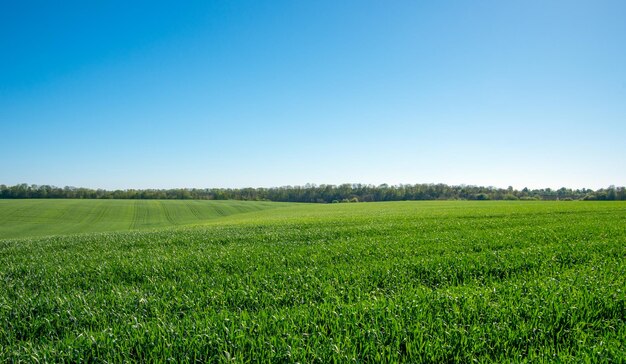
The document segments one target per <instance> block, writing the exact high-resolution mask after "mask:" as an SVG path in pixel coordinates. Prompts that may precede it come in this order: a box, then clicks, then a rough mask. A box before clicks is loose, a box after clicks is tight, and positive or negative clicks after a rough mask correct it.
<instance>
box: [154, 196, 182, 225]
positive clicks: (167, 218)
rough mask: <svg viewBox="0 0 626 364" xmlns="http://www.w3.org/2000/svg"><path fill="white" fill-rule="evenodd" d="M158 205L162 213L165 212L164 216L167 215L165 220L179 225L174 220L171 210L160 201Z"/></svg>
mask: <svg viewBox="0 0 626 364" xmlns="http://www.w3.org/2000/svg"><path fill="white" fill-rule="evenodd" d="M158 203H159V207H160V208H161V211H163V215H165V219H166V220H167V222H169V223H170V224H172V225H178V223H177V222H176V220H174V218H173V217H172V215H171V213H170V210H168V209H167V207H166V206H165V204H164V203H163V201H158Z"/></svg>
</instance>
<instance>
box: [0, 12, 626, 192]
mask: <svg viewBox="0 0 626 364" xmlns="http://www.w3.org/2000/svg"><path fill="white" fill-rule="evenodd" d="M0 6H1V8H0V50H1V54H2V57H0V140H1V143H0V156H1V158H2V164H1V165H2V166H1V167H0V183H1V184H7V185H13V184H17V183H22V182H25V183H29V184H31V183H33V184H51V185H57V186H66V185H70V186H82V187H91V188H107V189H117V188H122V189H125V188H172V187H262V186H264V187H269V186H283V185H304V184H306V183H316V184H341V183H367V184H381V183H388V184H398V183H411V184H412V183H446V184H451V185H458V184H468V185H484V186H496V187H507V186H509V185H512V186H514V187H515V188H523V187H530V188H542V187H550V188H559V187H562V186H566V187H571V188H580V187H588V188H594V189H596V188H601V187H607V186H609V185H620V186H623V185H626V167H625V166H624V163H623V160H624V156H626V142H624V137H625V136H626V21H624V19H626V2H624V1H536V0H532V1H423V2H419V1H306V2H305V1H268V2H263V1H225V0H224V1H195V2H184V3H182V4H181V2H173V1H172V2H166V1H137V2H132V4H128V2H122V1H109V2H99V3H97V4H96V3H94V2H83V1H61V2H55V3H52V2H48V1H41V2H38V1H24V2H5V3H3V4H2V5H0Z"/></svg>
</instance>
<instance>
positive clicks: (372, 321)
mask: <svg viewBox="0 0 626 364" xmlns="http://www.w3.org/2000/svg"><path fill="white" fill-rule="evenodd" d="M16 202H17V201H16ZM16 202H14V201H11V202H8V203H4V204H0V216H2V219H3V220H4V222H0V239H1V240H0V328H1V329H0V361H2V362H7V361H13V362H16V361H24V362H78V361H89V362H123V361H141V362H163V361H173V362H301V363H312V362H319V363H328V362H370V363H372V362H433V363H440V362H465V363H467V362H474V361H477V362H524V361H528V362H544V361H545V362H549V361H557V362H623V361H624V358H626V346H625V345H626V325H625V324H626V305H625V302H626V293H625V290H626V203H621V202H608V203H601V202H462V201H461V202H453V201H441V202H394V203H359V204H327V205H324V204H315V205H313V204H310V205H303V204H301V205H295V204H277V205H272V203H264V204H266V205H268V206H269V207H272V208H258V207H259V206H258V203H257V205H254V204H255V203H252V202H251V203H246V202H228V201H227V202H222V204H223V206H222V207H223V208H226V207H227V206H231V204H238V205H237V206H243V207H240V208H239V209H240V210H241V211H239V212H240V213H237V214H225V213H224V214H218V215H220V216H219V217H213V218H211V219H208V218H207V219H203V218H197V219H196V218H193V219H190V220H192V221H191V222H189V223H193V224H195V225H185V226H176V225H177V224H174V223H167V224H162V225H158V224H155V225H150V224H147V225H146V226H148V227H151V228H152V229H150V230H133V231H115V230H129V229H130V228H131V227H132V226H133V225H132V224H133V222H132V221H131V220H133V216H135V213H131V212H130V211H129V212H128V213H127V215H126V216H128V217H129V218H127V219H126V220H124V219H123V218H121V217H120V216H123V215H120V214H118V213H116V212H115V211H116V209H117V208H118V207H116V206H114V205H107V204H109V203H114V201H97V202H96V201H82V202H81V203H85V204H89V203H92V204H102V205H100V207H95V206H92V207H89V206H88V205H84V206H83V205H81V206H82V207H83V208H84V209H85V210H84V211H87V210H89V212H84V213H82V215H84V216H83V217H81V219H79V220H81V221H82V225H80V228H79V227H75V228H67V229H65V230H63V229H59V227H58V226H55V224H49V222H48V220H45V219H42V218H38V219H39V220H36V219H30V220H29V218H28V216H35V215H37V214H39V215H41V211H42V208H43V207H44V206H43V205H38V206H39V207H37V206H35V207H30V208H29V207H28V206H21V205H20V206H18V207H16V205H14V203H16ZM38 202H39V201H36V202H31V203H33V204H36V203H38ZM41 202H42V203H43V202H44V201H41ZM59 202H60V203H69V202H65V201H59ZM74 202H75V203H76V201H74ZM157 202H158V201H152V203H155V204H156V203H157ZM23 203H25V202H23ZM49 203H54V201H52V202H49ZM126 203H131V202H126ZM167 203H178V204H180V205H178V208H179V210H180V211H191V208H190V207H185V203H199V202H194V201H191V202H181V201H178V202H177V201H173V202H168V201H164V202H163V204H167ZM248 204H250V205H248ZM253 205H254V207H253ZM155 206H156V205H155ZM268 206H265V207H268ZM48 208H50V207H48ZM76 208H77V207H68V208H67V211H66V212H65V213H64V214H61V215H60V217H57V218H58V219H61V220H62V219H63V216H66V217H67V218H68V219H69V220H68V221H73V220H72V219H71V218H70V217H71V216H72V215H80V214H79V213H77V212H76ZM159 208H161V207H159ZM166 208H167V206H166ZM8 209H13V210H11V211H12V212H7V211H8ZM29 209H30V210H29ZM32 209H35V210H32ZM37 209H39V210H37ZM102 209H104V210H105V212H101V211H100V210H102ZM253 210H256V211H253ZM16 211H21V212H19V213H18V212H16ZM29 211H30V212H29ZM36 211H39V212H36ZM169 211H171V212H170V213H169V218H167V216H168V214H166V213H163V214H162V215H159V216H165V217H164V218H163V219H164V220H165V221H170V222H172V221H174V222H176V221H180V222H183V220H185V219H182V218H179V217H177V216H176V212H175V209H173V208H171V209H170V210H169ZM176 211H178V210H176ZM94 214H95V215H98V214H101V217H100V218H99V220H97V221H100V222H101V224H105V225H106V224H107V221H113V220H115V221H117V224H118V225H115V224H114V223H112V222H111V223H109V225H108V227H107V229H104V228H103V227H102V225H98V224H92V223H90V221H91V220H90V217H91V216H92V215H94ZM189 214H190V215H189V216H191V215H194V216H196V214H194V213H192V212H190V213H189ZM18 215H19V216H21V217H20V219H21V220H20V219H18V218H17V217H16V216H18ZM49 215H53V213H50V214H49ZM82 215H81V216H82ZM222 215H223V216H222ZM227 215H228V216H227ZM55 216H56V215H55ZM98 216H100V215H98ZM9 218H12V219H13V220H12V222H10V223H7V222H6V221H7V219H9ZM116 219H117V220H116ZM18 220H19V221H18ZM122 220H124V221H122ZM149 220H150V219H149V218H146V221H149ZM188 220H189V219H188ZM94 221H96V219H95V218H94ZM185 221H187V220H185ZM46 224H49V225H50V226H48V228H47V229H46ZM68 224H69V223H68ZM25 225H27V226H28V227H30V228H32V229H33V231H34V233H33V235H36V236H29V234H28V231H29V228H28V227H26V228H25V227H24V226H25ZM113 225H115V226H113ZM179 225H180V224H179ZM66 226H69V225H66ZM72 226H74V225H72ZM94 226H95V227H94ZM157 228H158V229H157ZM90 229H92V230H90ZM90 231H93V232H90ZM103 231H105V232H103ZM3 232H4V233H3ZM73 232H81V234H69V233H73ZM2 234H4V235H2ZM59 234H63V235H59ZM43 235H46V236H43Z"/></svg>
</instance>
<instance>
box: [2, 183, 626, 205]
mask: <svg viewBox="0 0 626 364" xmlns="http://www.w3.org/2000/svg"><path fill="white" fill-rule="evenodd" d="M0 198H2V199H18V198H78V199H167V200H187V199H197V200H269V201H283V202H318V203H331V202H370V201H403V200H606V201H610V200H626V188H624V187H615V186H610V187H608V188H603V189H599V190H595V191H594V190H591V189H587V188H582V189H576V190H574V189H569V188H565V187H563V188H560V189H558V190H553V189H550V188H544V189H528V188H524V189H522V190H516V189H513V188H512V187H509V188H506V189H504V188H495V187H481V186H465V185H460V186H449V185H446V184H441V183H440V184H406V185H393V186H390V185H387V184H382V185H378V186H374V185H365V184H342V185H313V184H307V185H305V186H283V187H272V188H176V189H143V190H136V189H128V190H114V191H109V190H103V189H95V190H94V189H90V188H82V187H69V186H66V187H55V186H49V185H28V184H26V183H22V184H18V185H15V186H6V185H0Z"/></svg>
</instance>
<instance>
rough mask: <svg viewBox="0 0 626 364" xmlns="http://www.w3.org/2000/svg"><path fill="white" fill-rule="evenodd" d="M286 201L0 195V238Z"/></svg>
mask: <svg viewBox="0 0 626 364" xmlns="http://www.w3.org/2000/svg"><path fill="white" fill-rule="evenodd" d="M286 205H289V204H283V203H277V202H248V201H192V200H183V201H178V200H45V199H42V200H0V239H3V238H18V237H29V236H30V237H32V236H42V235H59V234H76V233H91V232H105V231H125V230H140V229H150V228H162V227H168V226H178V225H188V224H198V223H203V222H206V221H207V220H210V219H215V218H220V217H224V216H228V215H233V214H240V213H246V212H251V211H258V210H265V209H271V208H276V207H281V206H286Z"/></svg>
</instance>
